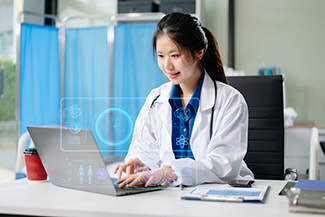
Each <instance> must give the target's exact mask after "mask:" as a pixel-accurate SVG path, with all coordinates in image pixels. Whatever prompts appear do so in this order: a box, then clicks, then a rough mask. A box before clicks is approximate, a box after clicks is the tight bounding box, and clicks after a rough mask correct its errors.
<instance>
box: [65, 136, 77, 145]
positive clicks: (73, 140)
mask: <svg viewBox="0 0 325 217" xmlns="http://www.w3.org/2000/svg"><path fill="white" fill-rule="evenodd" d="M68 145H80V137H79V136H68Z"/></svg>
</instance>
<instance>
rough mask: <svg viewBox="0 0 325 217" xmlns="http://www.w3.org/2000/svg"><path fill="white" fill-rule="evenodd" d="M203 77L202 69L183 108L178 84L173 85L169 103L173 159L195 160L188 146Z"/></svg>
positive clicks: (198, 103)
mask: <svg viewBox="0 0 325 217" xmlns="http://www.w3.org/2000/svg"><path fill="white" fill-rule="evenodd" d="M203 79H204V71H202V74H201V77H200V80H199V83H198V85H197V86H196V88H195V90H194V93H193V95H192V97H191V99H190V101H189V103H188V104H187V106H186V107H185V108H184V107H183V105H182V101H181V97H180V87H179V85H175V84H174V85H173V87H172V90H171V93H170V97H169V104H170V106H171V108H172V117H171V118H172V138H171V139H172V146H173V152H174V155H175V159H179V158H192V159H194V160H195V158H194V155H193V153H192V150H191V146H190V139H191V135H192V130H193V125H194V121H195V117H196V114H197V111H198V109H199V105H200V93H201V89H202V84H203Z"/></svg>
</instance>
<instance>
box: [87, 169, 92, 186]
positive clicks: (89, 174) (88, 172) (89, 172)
mask: <svg viewBox="0 0 325 217" xmlns="http://www.w3.org/2000/svg"><path fill="white" fill-rule="evenodd" d="M87 176H88V184H91V177H92V176H93V169H92V168H91V165H89V168H88V171H87Z"/></svg>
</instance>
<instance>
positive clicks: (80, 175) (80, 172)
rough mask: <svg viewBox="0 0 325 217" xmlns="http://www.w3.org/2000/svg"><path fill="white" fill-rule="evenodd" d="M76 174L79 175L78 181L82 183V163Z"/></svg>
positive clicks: (83, 172)
mask: <svg viewBox="0 0 325 217" xmlns="http://www.w3.org/2000/svg"><path fill="white" fill-rule="evenodd" d="M77 175H78V176H79V183H80V184H83V181H84V175H85V170H84V168H82V165H80V167H79V170H78V173H77Z"/></svg>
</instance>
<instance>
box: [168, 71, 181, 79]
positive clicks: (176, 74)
mask: <svg viewBox="0 0 325 217" xmlns="http://www.w3.org/2000/svg"><path fill="white" fill-rule="evenodd" d="M179 74H180V72H175V73H172V74H169V77H170V78H176V77H177V76H178V75H179Z"/></svg>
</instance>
